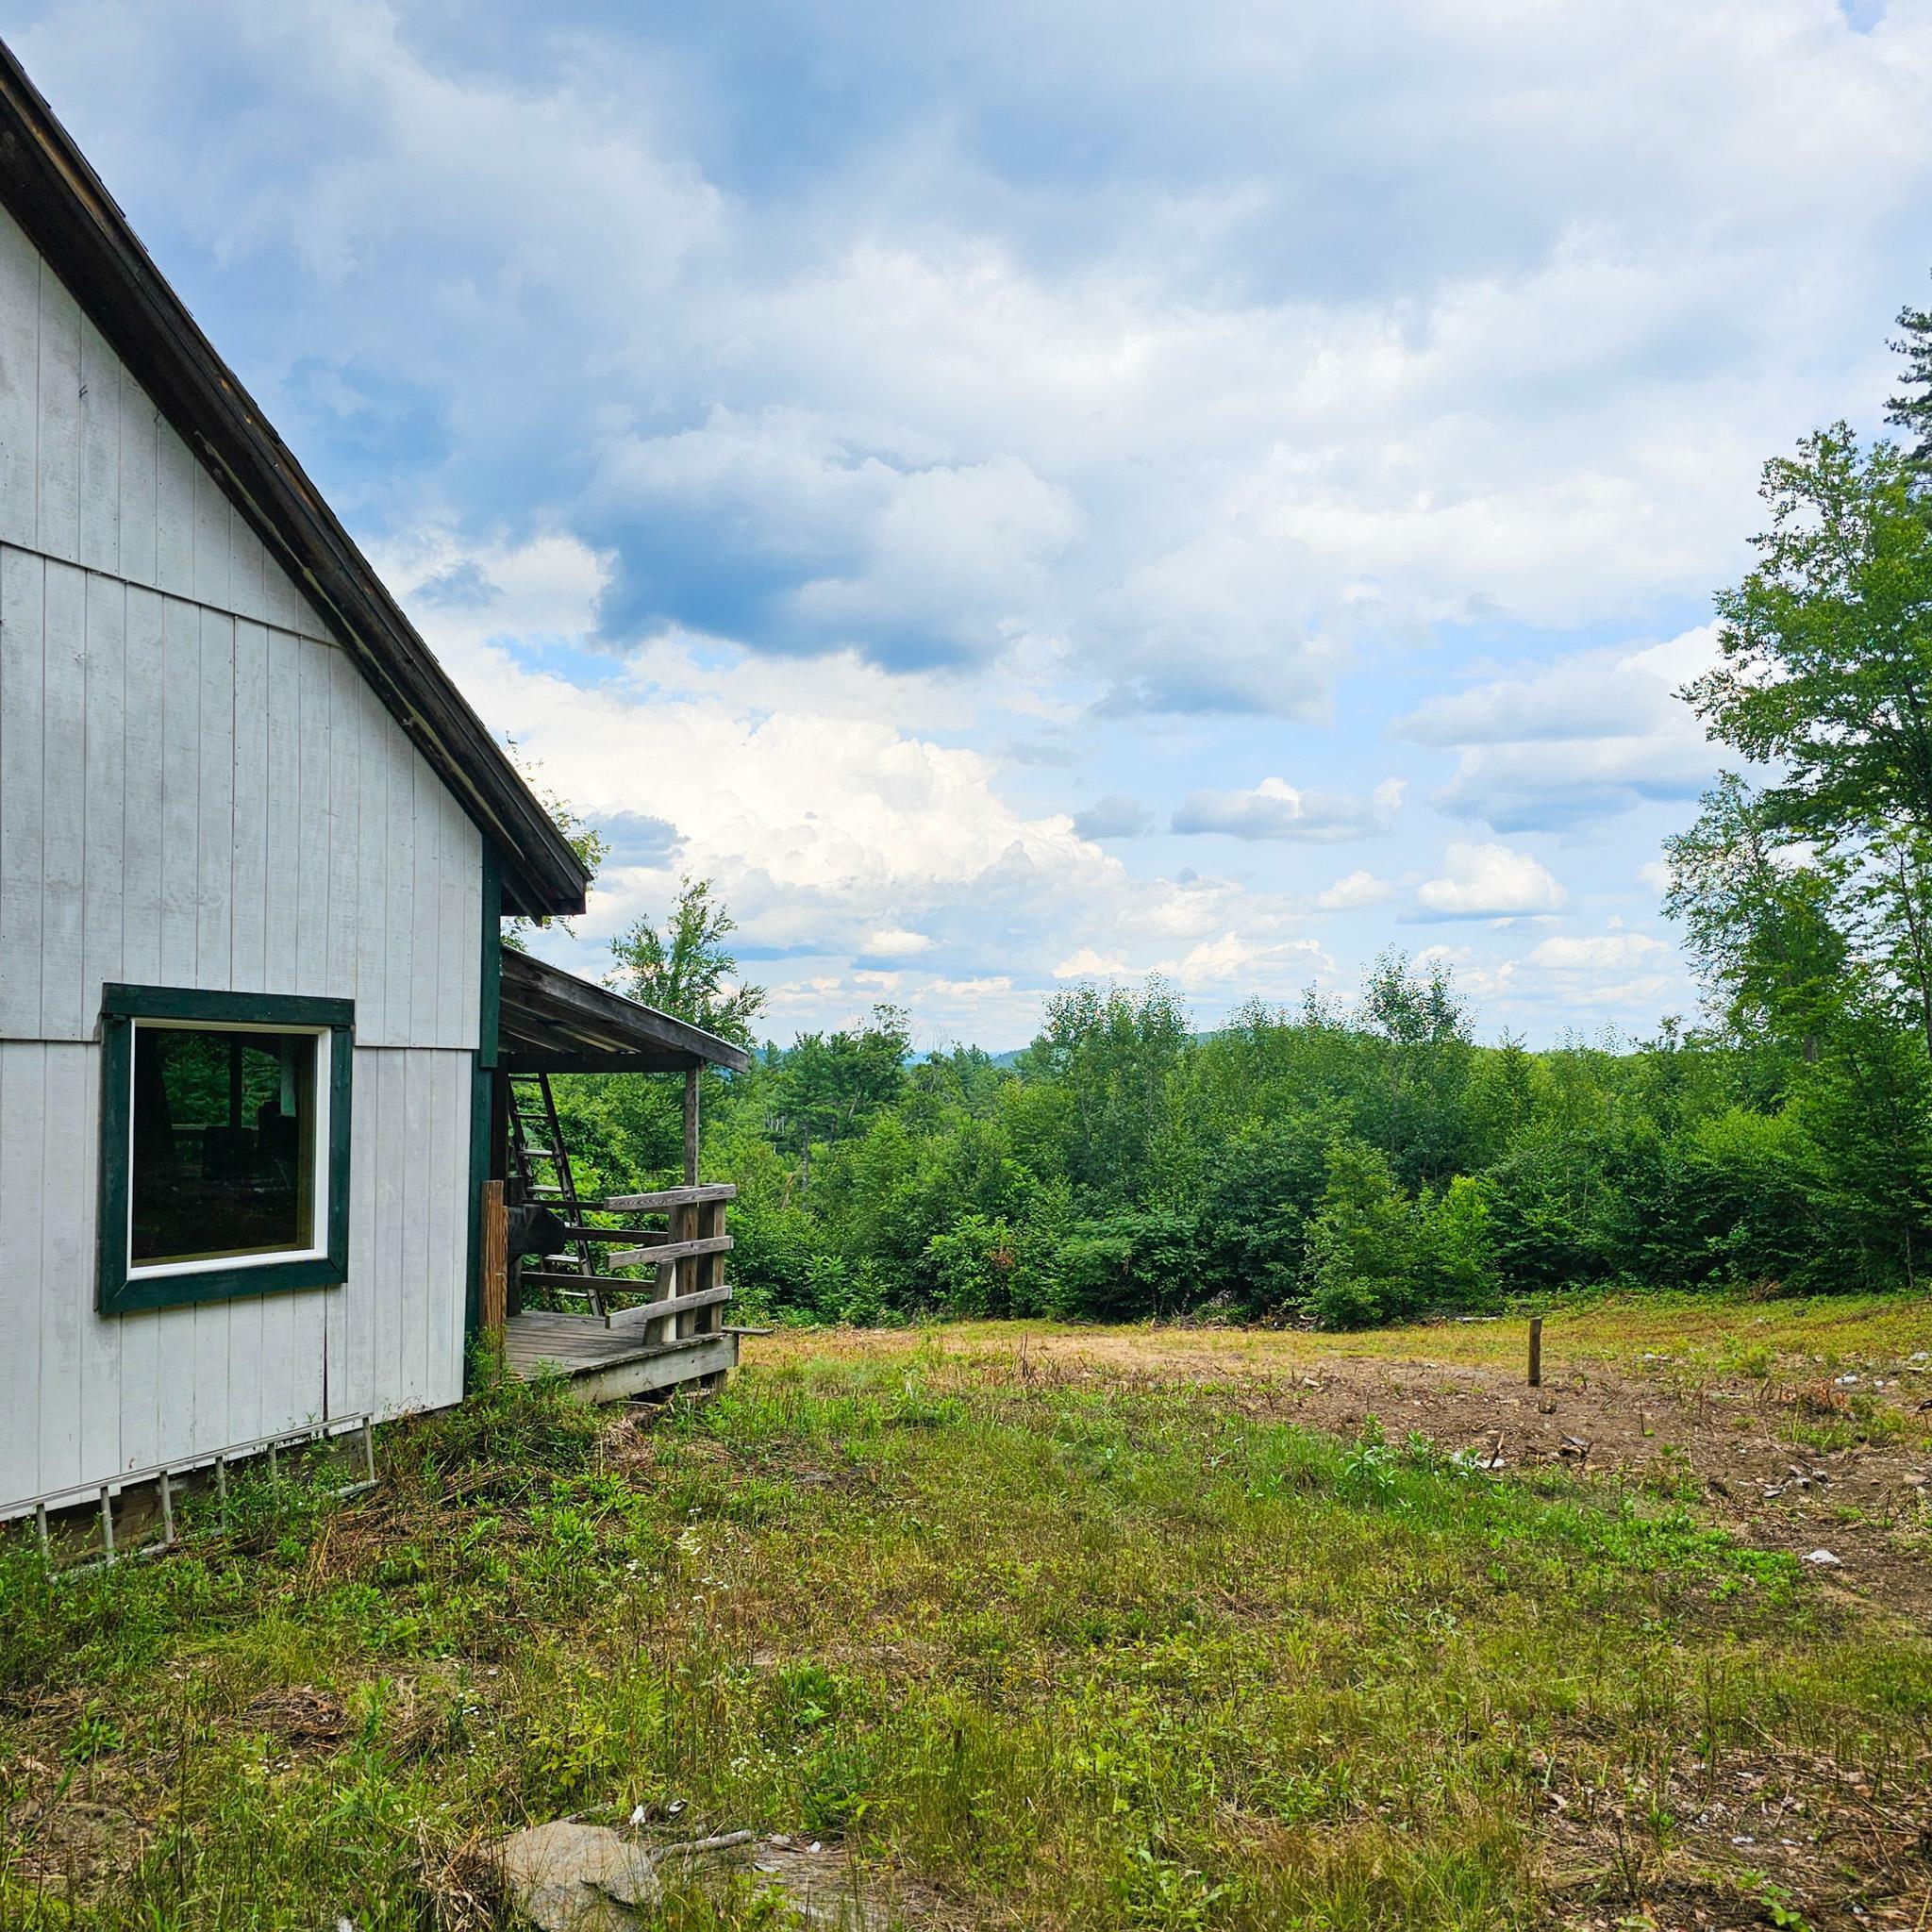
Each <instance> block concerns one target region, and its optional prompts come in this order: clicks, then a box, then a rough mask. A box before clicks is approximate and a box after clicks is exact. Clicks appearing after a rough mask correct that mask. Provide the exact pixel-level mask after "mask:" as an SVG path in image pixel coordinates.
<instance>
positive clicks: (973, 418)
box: [6, 0, 1932, 1048]
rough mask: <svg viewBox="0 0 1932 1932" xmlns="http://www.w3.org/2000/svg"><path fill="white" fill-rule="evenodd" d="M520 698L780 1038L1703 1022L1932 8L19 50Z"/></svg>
mask: <svg viewBox="0 0 1932 1932" xmlns="http://www.w3.org/2000/svg"><path fill="white" fill-rule="evenodd" d="M6 31H7V33H8V38H9V40H10V41H11V42H12V43H13V45H14V46H15V48H16V50H17V51H18V52H19V53H20V55H21V57H22V58H23V59H24V60H25V63H26V65H27V67H28V69H29V71H30V72H32V73H33V74H34V75H35V77H36V78H37V80H38V81H39V82H40V84H41V86H42V89H43V91H44V92H46V93H47V95H48V96H49V98H50V99H51V101H52V102H53V105H54V107H55V108H56V110H57V111H58V113H59V114H60V115H61V116H62V117H63V118H64V119H65V120H66V122H67V123H68V125H69V126H70V127H71V128H72V129H73V130H74V131H75V135H76V136H77V138H78V139H79V140H80V142H81V143H82V145H83V146H84V147H85V148H86V149H87V150H88V152H89V153H90V155H91V156H92V158H93V159H94V161H95V162H96V164H97V165H98V166H99V168H100V169H101V171H102V173H103V175H105V177H106V178H107V180H108V185H109V187H110V188H111V189H113V191H114V192H116V194H117V195H118V196H119V198H120V199H121V200H122V202H123V204H124V205H125V207H126V208H127V209H128V212H129V214H130V216H131V217H132V219H133V221H134V223H135V225H136V226H137V227H138V229H139V230H140V231H141V233H142V236H143V238H144V239H145V240H146V242H148V244H149V246H150V248H151V249H152V250H153V252H154V253H155V255H156V257H157V258H158V260H159V262H160V264H161V266H162V268H163V269H164V271H165V272H166V273H167V274H168V275H170V276H171V277H172V278H173V279H174V281H175V286H176V287H177V288H178V289H179V290H180V291H181V292H182V294H183V295H184V297H185V298H186V299H187V301H188V302H189V304H190V306H191V307H192V308H193V309H194V311H195V313H196V315H197V316H198V317H199V319H200V320H201V322H202V323H203V325H205V326H206V327H207V328H208V331H209V333H210V334H211V335H212V336H213V338H214V340H215V341H216V342H217V344H218V345H219V346H220V347H221V348H222V350H223V351H224V353H225V355H226V356H227V357H228V358H229V359H230V361H232V362H233V363H234V364H235V365H236V367H237V368H238V370H239V371H240V373H241V374H242V377H243V379H244V380H245V381H246V382H247V383H248V384H249V385H250V386H251V387H252V388H253V389H254V391H255V392H256V394H257V396H258V398H259V399H260V400H261V401H262V403H263V405H264V406H265V407H266V408H267V409H268V411H269V413H270V414H271V416H272V417H273V418H274V420H275V423H276V425H277V426H278V427H279V428H280V429H281V431H282V433H283V434H284V435H285V436H286V437H287V439H288V440H289V441H290V442H291V444H292V445H293V447H294V448H295V450H296V451H297V452H298V454H299V455H300V456H301V457H302V458H303V460H304V461H305V462H306V463H307V464H308V468H309V470H310V471H311V473H312V474H313V475H315V476H316V478H317V479H318V481H319V482H320V483H321V484H322V486H323V488H324V489H325V491H327V492H328V493H329V494H330V496H331V497H332V499H333V500H334V502H335V503H336V505H337V507H338V508H339V509H340V510H341V513H342V515H343V517H344V519H345V521H346V522H347V523H348V524H349V525H350V527H351V529H352V530H354V531H355V533H356V534H357V535H358V538H359V539H360V540H361V541H362V542H363V544H364V546H365V547H366V548H367V549H368V551H369V552H370V554H371V556H372V557H373V558H375V560H376V562H377V564H378V566H379V567H380V568H381V570H382V571H383V573H384V575H386V576H387V578H388V580H389V581H390V583H391V586H392V587H393V589H394V590H395V591H397V593H398V594H399V595H400V596H401V597H402V599H403V601H404V603H405V605H406V606H407V608H408V609H409V610H410V612H411V614H412V615H413V616H414V618H415V619H416V621H417V623H418V625H420V626H421V628H422V629H423V631H424V632H425V635H426V636H427V637H428V638H429V640H430V641H431V642H432V643H433V644H434V645H435V647H436V649H437V650H438V652H439V653H440V654H441V657H442V658H443V660H444V662H445V663H446V664H447V665H448V666H449V667H450V669H451V670H452V671H453V673H454V674H455V675H456V676H457V678H458V681H459V682H460V683H461V684H462V686H463V688H464V690H465V691H467V692H468V693H469V695H470V697H471V698H472V700H473V701H474V702H475V704H476V705H477V707H478V708H479V709H480V710H481V711H482V712H483V714H484V715H485V717H486V718H487V719H488V720H489V722H490V723H491V724H492V725H493V726H494V727H495V728H497V729H498V730H500V731H503V732H506V733H508V734H510V735H512V736H514V737H515V738H516V739H517V740H518V741H519V742H520V743H521V744H522V745H523V746H524V748H525V750H526V751H527V752H529V753H531V754H533V755H535V756H536V757H537V758H540V759H541V763H542V769H543V775H544V777H545V778H546V779H547V780H548V782H550V783H551V784H552V785H553V786H555V787H557V788H558V789H560V790H561V791H564V792H566V793H567V794H568V795H569V796H570V797H571V798H572V799H574V800H575V802H576V804H577V805H578V806H580V807H581V808H583V809H584V810H585V811H586V812H587V813H588V814H589V815H590V816H591V818H592V819H593V820H595V821H596V822H597V823H598V824H600V825H601V826H602V827H603V828H604V830H605V832H606V835H607V837H608V839H609V840H610V842H611V845H612V848H613V849H612V856H611V858H610V861H609V863H608V868H607V870H606V873H605V874H604V876H603V878H602V879H601V880H600V881H599V888H598V891H597V892H596V895H595V897H594V899H593V902H592V906H591V915H590V917H589V918H588V919H586V920H584V921H582V922H580V923H579V925H578V933H577V938H576V940H575V941H570V940H567V939H564V938H563V937H561V936H557V937H555V938H553V939H551V940H547V941H544V942H543V950H545V951H548V952H550V953H551V954H552V955H553V956H554V957H556V958H558V959H560V960H562V961H563V962H564V963H566V964H570V965H572V966H574V967H575V968H576V969H577V970H579V971H588V972H591V973H593V974H594V973H596V972H599V971H601V970H602V968H603V966H604V964H605V963H606V959H605V955H604V953H603V942H604V941H607V940H608V936H609V935H610V934H611V932H613V931H614V930H617V929H619V928H621V927H622V926H624V925H625V924H628V923H629V922H630V921H631V920H632V919H634V918H635V917H636V916H637V915H638V914H639V913H640V912H641V911H650V912H652V913H658V912H661V911H662V909H663V908H664V906H665V904H666V902H667V899H668V897H669V895H670V893H671V891H672V890H673V888H674V885H675V877H676V875H677V874H678V873H679V872H680V871H690V872H695V873H701V874H709V875H710V876H711V877H713V878H715V879H716V880H717V881H718V882H719V884H720V886H721V887H722V889H723V891H724V895H725V897H726V899H727V900H728V902H729V904H730V905H731V907H732V908H733V909H734V910H735V911H736V912H737V914H738V916H739V918H740V920H741V925H742V931H741V934H740V939H741V942H742V943H741V948H740V951H741V957H742V959H743V962H744V966H745V970H746V971H747V973H748V974H750V976H752V977H754V978H756V979H758V981H760V982H761V983H764V984H766V985H768V986H769V987H770V988H771V989H772V1002H771V1009H770V1012H771V1024H772V1031H773V1032H774V1034H775V1035H776V1036H777V1037H779V1038H785V1037H789V1035H790V1034H791V1032H792V1031H793V1030H795V1029H796V1028H798V1027H800V1026H808V1025H816V1024H828V1023H829V1024H836V1023H838V1022H840V1021H841V1020H843V1019H845V1018H847V1017H849V1016H850V1015H852V1014H854V1013H857V1012H858V1011H860V1010H862V1009H863V1008H866V1007H867V1006H869V1005H871V1004H872V1003H873V1002H874V1001H875V1000H880V999H890V1000H893V1001H896V1002H898V1003H900V1004H903V1005H905V1006H906V1007H908V1008H909V1009H910V1010H911V1012H912V1014H913V1016H914V1021H915V1026H916V1031H917V1034H918V1037H919V1039H920V1041H922V1043H936V1042H939V1041H945V1040H950V1039H966V1040H976V1041H980V1042H981V1043H983V1044H985V1045H988V1046H991V1047H994V1048H998V1047H1005V1046H1010V1045H1015V1044H1018V1043H1020V1042H1022V1041H1024V1040H1025V1039H1026V1038H1027V1037H1028V1036H1029V1034H1030V1032H1031V1030H1032V1024H1033V1022H1034V1020H1035V1018H1036V1016H1037V1014H1038V1011H1039V1008H1040V1004H1041V999H1042V997H1043V996H1044V995H1045V994H1046V993H1047V992H1048V991H1051V990H1052V989H1053V988H1055V987H1056V986H1058V985H1062V984H1066V983H1068V982H1069V981H1070V980H1071V979H1074V978H1076V977H1079V976H1082V975H1092V976H1097V977H1102V978H1106V977H1109V976H1137V975H1139V974H1143V973H1146V972H1149V971H1155V970H1158V971H1160V972H1162V973H1165V974H1169V975H1170V976H1171V977H1172V978H1173V979H1174V980H1175V981H1176V982H1177V983H1178V985H1179V987H1180V988H1181V990H1182V991H1183V992H1184V993H1185V994H1186V996H1187V998H1188V999H1189V1001H1190V1002H1191V1006H1192V1007H1193V1009H1194V1011H1195V1013H1196V1014H1197V1016H1198V1017H1199V1020H1200V1022H1201V1023H1202V1024H1215V1023H1216V1022H1217V1021H1218V1020H1219V1019H1220V1018H1221V1017H1222V1015H1223V1014H1224V1012H1225V1011H1226V1009H1227V1008H1228V1007H1229V1006H1230V1005H1231V1004H1232V1003H1234V1002H1236V1001H1239V1000H1241V999H1242V998H1244V997H1246V996H1248V995H1250V994H1253V993H1257V992H1258V993H1261V994H1263V995H1265V996H1267V997H1270V998H1273V999H1289V998H1292V997H1293V996H1294V995H1295V994H1296V992H1297V991H1298V990H1299V989H1300V988H1302V987H1303V986H1305V985H1307V984H1308V983H1310V982H1311V981H1312V982H1316V983H1319V984H1322V985H1324V986H1328V987H1331V988H1335V989H1340V990H1343V991H1346V990H1348V989H1350V988H1352V987H1353V986H1354V985H1355V984H1356V982H1357V978H1358V976H1359V974H1360V970H1361V967H1362V965H1363V963H1364V962H1365V961H1366V960H1367V959H1369V958H1372V957H1373V956H1374V954H1375V953H1376V952H1377V951H1378V950H1380V949H1381V948H1383V947H1385V946H1388V945H1399V946H1402V947H1405V948H1407V949H1408V950H1409V951H1411V952H1415V953H1421V952H1424V951H1429V952H1440V953H1441V954H1443V955H1446V957H1448V958H1451V959H1453V960H1454V961H1455V962H1456V964H1457V971H1458V974H1459V975H1460V977H1461V980H1462V983H1463V985H1464V986H1465V988H1466V989H1467V990H1468V991H1470V992H1471V993H1472V994H1473V995H1474V998H1475V999H1476V1001H1477V1003H1478V1007H1479V1010H1480V1013H1481V1018H1482V1030H1483V1031H1484V1033H1485V1034H1486V1035H1488V1036H1491V1037H1493V1035H1494V1034H1495V1033H1497V1032H1498V1031H1500V1030H1501V1029H1503V1028H1505V1027H1507V1028H1509V1029H1511V1030H1513V1031H1517V1032H1521V1033H1524V1034H1527V1035H1528V1036H1529V1037H1530V1038H1531V1039H1532V1041H1547V1040H1550V1039H1554V1038H1556V1037H1557V1036H1558V1035H1559V1034H1561V1033H1562V1032H1564V1031H1565V1030H1566V1029H1569V1028H1573V1027H1575V1028H1581V1029H1584V1030H1587V1031H1590V1032H1597V1031H1600V1030H1601V1029H1602V1028H1604V1027H1606V1026H1616V1027H1619V1028H1623V1029H1625V1030H1628V1031H1634V1032H1641V1031H1643V1030H1645V1029H1647V1028H1648V1027H1649V1026H1651V1025H1652V1024H1654V1023H1655V1022H1656V1020H1657V1017H1658V1016H1659V1015H1660V1014H1662V1013H1665V1012H1671V1011H1680V1012H1682V1011H1689V1010H1691V1007H1692V1003H1693V995H1692V991H1691V986H1690V984H1689V982H1688V980H1687V979H1686V977H1685V974H1684V972H1683V969H1682V965H1681V962H1680V960H1679V958H1678V956H1677V952H1676V949H1675V945H1674V937H1673V935H1672V933H1671V930H1670V928H1669V926H1668V925H1667V924H1666V923H1665V922H1664V920H1663V919H1662V918H1661V916H1660V914H1659V912H1658V909H1657V890H1658V885H1659V873H1658V869H1657V856H1658V843H1659V841H1660V840H1661V839H1662V838H1663V837H1664V836H1665V835H1666V834H1667V833H1669V832H1670V831H1671V830H1673V829H1674V828H1675V827H1677V826H1680V825H1682V824H1684V823H1685V822H1686V821H1687V819H1688V818H1689V817H1690V815H1691V812H1692V811H1693V809H1694V801H1695V798H1696V794H1697V792H1698V791H1699V790H1700V789H1701V787H1702V786H1703V785H1704V784H1705V783H1706V782H1707V780H1708V778H1709V776H1710V775H1711V773H1712V770H1713V761H1712V757H1711V753H1710V750H1709V748H1708V747H1707V745H1706V744H1705V743H1704V741H1703V740H1702V738H1701V735H1700V733H1699V731H1698V730H1697V729H1696V728H1695V726H1694V724H1692V722H1691V720H1690V719H1689V717H1688V714H1687V713H1686V712H1685V711H1684V708H1683V707H1682V706H1680V705H1679V704H1677V703H1676V702H1675V701H1674V698H1673V696H1672V691H1673V690H1674V687H1675V686H1676V685H1678V684H1679V683H1681V682H1682V681H1683V679H1684V678H1685V677H1686V676H1688V675H1692V674H1694V673H1695V672H1696V671H1697V670H1698V669H1699V668H1700V667H1701V666H1702V665H1703V664H1704V663H1705V662H1706V661H1707V658H1708V654H1709V651H1710V633H1709V630H1708V628H1707V623H1708V616H1709V599H1710V592H1711V591H1712V590H1713V589H1714V588H1715V587H1716V586H1718V585H1720V584H1723V583H1724V582H1726V581H1729V580H1731V579H1734V578H1735V577H1736V576H1737V575H1738V574H1739V572H1740V569H1741V568H1742V567H1743V564H1744V561H1745V558H1746V556H1747V550H1746V542H1745V540H1746V539H1747V538H1748V536H1749V534H1750V533H1751V531H1752V530H1754V529H1755V528H1757V525H1758V507H1757V502H1756V499H1755V494H1754V491H1755V488H1756V479H1757V469H1758V465H1759V464H1760V462H1761V461H1762V459H1763V458H1765V457H1767V456H1769V455H1771V454H1773V453H1774V452H1778V451H1781V450H1783V449H1784V448H1786V447H1788V446H1789V444H1790V441H1792V439H1793V438H1794V437H1796V436H1797V435H1799V434H1800V433H1802V432H1803V431H1804V430H1805V429H1806V428H1807V427H1808V426H1810V425H1814V424H1816V423H1819V422H1822V421H1824V420H1827V419H1829V418H1832V417H1835V416H1839V415H1847V416H1849V417H1851V418H1852V420H1853V421H1855V422H1857V423H1858V424H1860V425H1863V426H1867V427H1870V428H1874V429H1875V428H1876V427H1877V426H1878V418H1879V411H1880V407H1881V404H1882V399H1883V397H1884V395H1885V393H1886V392H1887V388H1888V381H1889V376H1890V367H1889V358H1888V356H1887V354H1886V351H1885V347H1884V339H1885V336H1886V333H1887V331H1888V327H1889V325H1890V320H1891V318H1892V316H1893V315H1894V314H1895V312H1896V311H1897V309H1898V308H1899V307H1900V305H1901V304H1902V303H1903V302H1905V301H1907V299H1911V300H1920V299H1923V298H1924V295H1925V293H1926V274H1927V270H1928V267H1932V219H1928V216H1932V0H1845V4H1842V5H1840V4H1837V0H1694V4H1691V5H1688V6H1687V5H1686V4H1684V0H1618V4H1615V5H1611V6H1602V5H1589V4H1584V0H1561V4H1529V0H1524V4H1510V0H1407V4H1397V0H1363V4H1360V5H1355V6H1341V7H1338V6H1325V7H1278V8H1270V7H1262V6H1258V5H1239V4H1237V5H1226V4H1221V0H1191V4H1190V5H1188V6H1186V7H1181V6H1179V5H1175V4H1174V0H1169V4H1166V5H1161V6H1150V5H1145V4H1141V0H1108V4H1107V5H1105V6H1097V5H1089V4H1086V0H1059V4H1054V0H1049V4H1046V5H1041V0H1026V4H1011V0H987V4H981V5H974V6H967V7H959V8H927V7H908V6H906V5H903V4H893V5H883V4H882V5H873V4H866V0H841V4H832V0H770V4H766V5H758V4H733V0H719V4H714V5H710V6H704V7H691V6H688V5H686V6H676V7H670V6H658V5H638V4H634V0H541V4H540V0H393V4H388V5H384V4H375V0H326V4H321V0H276V4H275V6H273V7H263V6H260V5H259V4H257V0H174V4H170V5H157V4H154V0H54V4H34V0H24V4H17V5H15V6H14V7H13V8H10V9H9V15H8V25H7V28H6Z"/></svg>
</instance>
